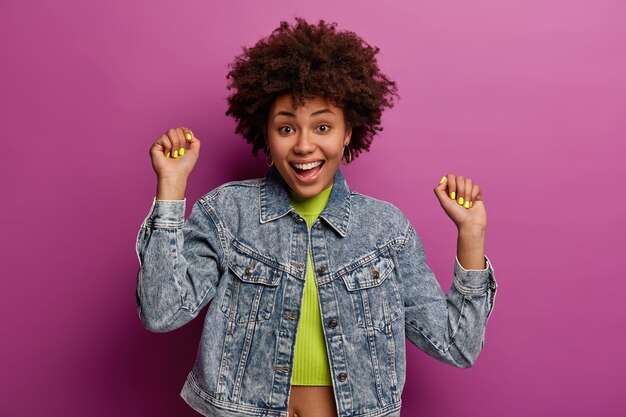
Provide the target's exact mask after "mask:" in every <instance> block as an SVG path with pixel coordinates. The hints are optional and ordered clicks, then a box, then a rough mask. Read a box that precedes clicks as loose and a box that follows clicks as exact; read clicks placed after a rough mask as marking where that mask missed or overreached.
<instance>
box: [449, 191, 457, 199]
mask: <svg viewBox="0 0 626 417" xmlns="http://www.w3.org/2000/svg"><path fill="white" fill-rule="evenodd" d="M450 198H451V199H453V200H455V199H456V191H452V194H450Z"/></svg>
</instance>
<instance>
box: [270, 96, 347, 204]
mask: <svg viewBox="0 0 626 417" xmlns="http://www.w3.org/2000/svg"><path fill="white" fill-rule="evenodd" d="M351 133H352V132H351V130H350V129H348V130H347V131H346V125H345V121H344V116H343V110H342V109H341V108H339V107H335V106H334V105H332V104H331V103H330V102H329V101H328V100H326V99H325V98H323V97H316V98H315V99H311V100H305V102H304V105H303V106H300V107H299V108H298V109H297V110H295V109H294V108H293V101H292V97H291V94H285V95H282V96H280V97H278V98H276V100H275V101H274V104H273V105H272V107H271V109H270V111H269V115H268V121H267V142H268V146H269V149H270V155H271V157H272V161H274V165H276V168H277V169H278V172H280V175H281V176H282V177H283V179H284V180H285V182H286V183H287V185H289V188H291V189H292V190H293V191H294V192H295V193H296V194H298V195H300V196H302V197H312V196H315V195H317V194H319V193H320V192H321V191H322V190H324V189H326V188H328V187H329V186H330V185H331V184H332V182H333V178H334V176H335V172H336V171H337V169H338V168H339V165H340V164H341V157H342V156H343V148H344V146H345V145H347V144H348V143H349V142H350V136H351Z"/></svg>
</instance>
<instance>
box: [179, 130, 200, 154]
mask: <svg viewBox="0 0 626 417" xmlns="http://www.w3.org/2000/svg"><path fill="white" fill-rule="evenodd" d="M183 130H184V133H185V140H186V141H187V142H188V143H189V149H190V150H192V151H193V152H196V153H198V152H200V140H199V139H198V138H197V137H196V136H195V135H194V134H193V132H192V131H191V129H189V128H188V127H185V128H183Z"/></svg>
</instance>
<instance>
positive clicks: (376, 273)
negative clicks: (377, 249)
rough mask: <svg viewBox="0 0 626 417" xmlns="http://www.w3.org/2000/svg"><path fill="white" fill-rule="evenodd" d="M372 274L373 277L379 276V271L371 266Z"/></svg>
mask: <svg viewBox="0 0 626 417" xmlns="http://www.w3.org/2000/svg"><path fill="white" fill-rule="evenodd" d="M372 276H373V277H374V279H378V278H380V272H378V271H377V270H376V268H374V267H372Z"/></svg>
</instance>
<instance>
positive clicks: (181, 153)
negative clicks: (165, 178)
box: [178, 148, 185, 156]
mask: <svg viewBox="0 0 626 417" xmlns="http://www.w3.org/2000/svg"><path fill="white" fill-rule="evenodd" d="M178 154H179V155H180V156H183V155H184V154H185V148H180V151H178Z"/></svg>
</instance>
